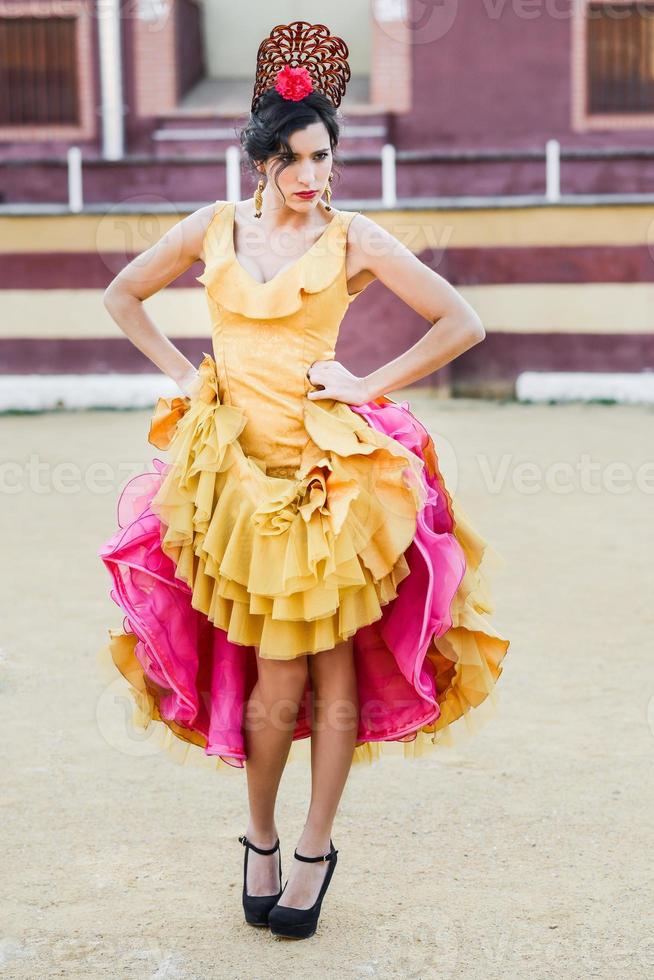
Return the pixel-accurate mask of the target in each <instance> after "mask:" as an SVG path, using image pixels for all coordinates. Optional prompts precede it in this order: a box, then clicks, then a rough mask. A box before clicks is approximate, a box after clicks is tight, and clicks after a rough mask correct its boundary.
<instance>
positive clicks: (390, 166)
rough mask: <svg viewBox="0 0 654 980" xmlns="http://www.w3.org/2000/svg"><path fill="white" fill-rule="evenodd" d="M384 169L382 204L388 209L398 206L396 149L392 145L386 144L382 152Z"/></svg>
mask: <svg viewBox="0 0 654 980" xmlns="http://www.w3.org/2000/svg"><path fill="white" fill-rule="evenodd" d="M381 167H382V202H383V204H384V207H386V208H394V207H395V206H396V205H397V168H396V163H395V147H394V146H393V144H392V143H384V145H383V146H382V151H381Z"/></svg>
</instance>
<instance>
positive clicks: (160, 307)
mask: <svg viewBox="0 0 654 980" xmlns="http://www.w3.org/2000/svg"><path fill="white" fill-rule="evenodd" d="M102 296H103V290H101V289H39V290H35V291H33V292H30V291H28V290H22V289H5V290H1V291H0V324H1V326H0V337H12V338H17V337H44V338H48V339H53V338H56V339H70V338H72V339H75V340H79V339H82V338H91V337H123V336H124V334H123V332H122V331H121V329H120V327H118V326H117V325H116V323H115V322H114V321H113V320H112V318H111V317H110V316H109V313H108V312H107V310H106V309H105V308H104V305H103V303H102ZM144 306H145V309H146V310H147V312H148V314H149V315H150V316H151V317H152V319H153V320H154V322H155V323H156V325H157V326H158V327H159V328H160V329H161V330H162V331H163V332H164V333H165V334H166V335H167V336H171V337H173V336H174V337H203V336H207V337H209V338H210V337H211V321H210V319H209V311H208V309H207V301H206V299H205V295H204V290H203V289H202V287H201V286H198V287H197V288H194V289H193V288H192V289H168V290H164V291H163V292H159V293H157V294H156V295H155V296H151V297H150V299H148V300H146V301H145V304H144Z"/></svg>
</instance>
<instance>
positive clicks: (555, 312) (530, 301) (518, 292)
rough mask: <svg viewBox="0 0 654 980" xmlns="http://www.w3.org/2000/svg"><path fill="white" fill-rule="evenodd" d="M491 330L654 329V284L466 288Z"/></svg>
mask: <svg viewBox="0 0 654 980" xmlns="http://www.w3.org/2000/svg"><path fill="white" fill-rule="evenodd" d="M459 292H460V293H461V295H462V296H465V298H466V299H467V300H468V302H469V303H470V304H471V305H472V306H473V307H474V309H475V310H476V311H477V313H478V314H479V316H480V317H481V320H482V323H483V324H484V327H485V329H486V330H487V331H491V330H503V331H508V332H512V333H540V332H554V333H616V334H620V333H644V334H649V333H654V283H643V282H640V283H613V282H609V283H592V284H590V285H589V284H586V283H554V284H550V283H546V284H544V283H516V284H515V285H495V286H462V287H461V288H460V290H459Z"/></svg>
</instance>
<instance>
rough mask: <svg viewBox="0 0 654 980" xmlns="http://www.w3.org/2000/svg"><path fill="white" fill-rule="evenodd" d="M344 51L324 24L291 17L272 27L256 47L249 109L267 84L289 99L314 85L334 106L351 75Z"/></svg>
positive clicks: (339, 42)
mask: <svg viewBox="0 0 654 980" xmlns="http://www.w3.org/2000/svg"><path fill="white" fill-rule="evenodd" d="M348 54H349V49H348V46H347V44H346V43H345V41H344V40H343V39H342V38H340V37H336V36H335V35H334V34H330V33H329V28H327V27H325V25H324V24H309V23H308V22H307V21H305V20H295V21H293V22H292V23H291V24H279V25H278V26H277V27H273V29H272V31H271V32H270V34H269V36H268V37H266V38H264V39H263V41H262V42H261V44H260V45H259V50H258V51H257V69H256V76H255V83H254V94H253V96H252V106H251V109H252V112H254V110H255V109H256V107H257V105H258V103H259V99H260V98H261V96H262V95H263V94H264V92H267V91H268V89H271V88H274V89H275V90H276V91H277V92H279V94H280V95H281V96H282V98H284V99H289V100H290V101H292V102H299V101H300V99H303V98H304V97H305V95H308V94H309V93H310V92H312V91H313V90H314V89H316V90H317V91H319V92H322V93H323V95H326V96H327V98H329V99H330V100H331V102H332V103H333V104H334V106H336V107H338V106H339V105H340V104H341V99H342V98H343V95H344V94H345V87H346V85H347V83H348V82H349V80H350V76H351V71H350V66H349V64H348V62H347V57H348Z"/></svg>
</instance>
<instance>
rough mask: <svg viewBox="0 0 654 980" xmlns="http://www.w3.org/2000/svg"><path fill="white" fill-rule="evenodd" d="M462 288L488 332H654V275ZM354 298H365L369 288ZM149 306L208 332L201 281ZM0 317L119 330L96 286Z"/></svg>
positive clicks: (41, 328) (49, 333) (167, 321)
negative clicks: (652, 279)
mask: <svg viewBox="0 0 654 980" xmlns="http://www.w3.org/2000/svg"><path fill="white" fill-rule="evenodd" d="M459 291H460V293H461V294H462V295H463V296H464V297H465V298H466V299H467V300H468V302H470V303H471V305H472V306H473V308H474V309H475V310H476V311H477V313H478V314H479V316H480V317H481V320H482V323H483V324H484V327H485V328H486V330H487V331H488V332H489V333H490V332H494V331H508V332H512V333H523V334H524V333H540V332H546V333H547V332H553V333H607V334H621V333H622V334H623V333H643V334H650V333H654V284H651V283H598V284H594V285H586V284H584V283H581V284H569V283H559V284H554V285H551V284H528V285H524V284H516V285H508V286H505V285H496V286H463V287H461V288H460V290H459ZM356 302H357V303H365V302H366V299H365V296H362V297H361V298H360V299H358V300H357V301H356ZM145 308H146V310H147V311H148V313H149V314H150V315H151V317H152V319H153V320H154V322H155V323H156V324H157V326H158V327H159V328H160V329H161V330H162V331H163V332H164V333H165V334H166V335H167V336H169V337H203V336H206V337H207V338H210V336H211V323H210V320H209V312H208V309H207V304H206V300H205V296H204V292H203V290H202V289H201V287H200V286H197V287H192V288H190V289H186V288H179V289H167V290H164V291H163V292H160V293H157V294H156V295H155V296H152V297H151V298H150V299H148V300H146V303H145ZM0 324H1V326H0V336H2V337H16V338H18V337H47V338H62V339H63V338H84V337H120V336H122V332H121V330H120V328H119V327H118V326H117V325H116V324H115V323H114V321H113V320H112V319H111V317H110V316H109V314H108V313H107V311H106V310H105V308H104V306H103V304H102V290H99V289H49V290H47V289H44V290H34V291H29V290H13V289H7V290H2V291H0ZM426 326H427V325H426V324H425V328H426Z"/></svg>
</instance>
